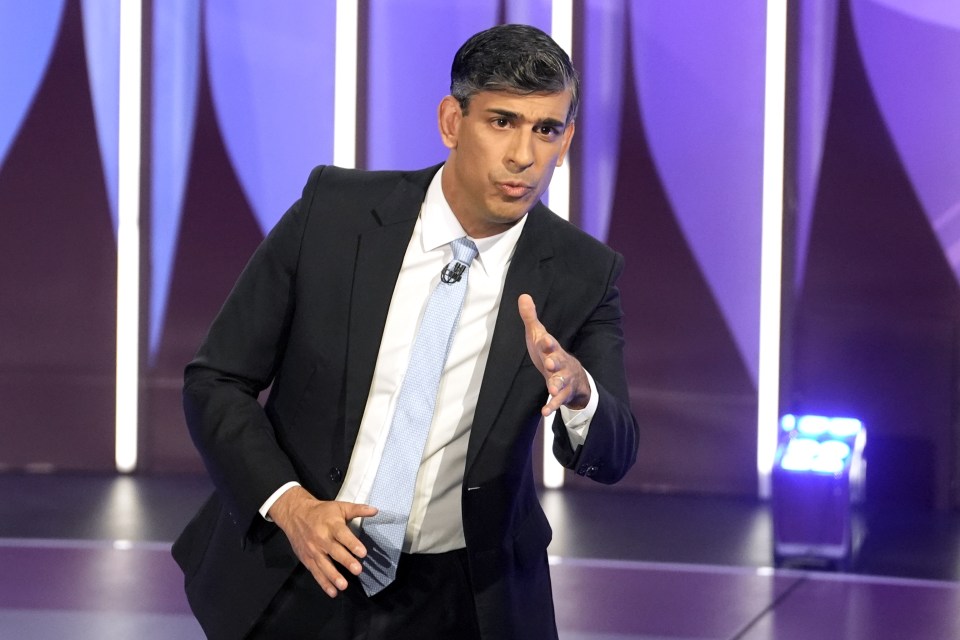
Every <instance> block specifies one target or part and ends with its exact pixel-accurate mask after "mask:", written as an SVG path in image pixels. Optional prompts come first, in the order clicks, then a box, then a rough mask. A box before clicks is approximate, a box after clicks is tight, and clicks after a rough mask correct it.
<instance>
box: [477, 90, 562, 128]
mask: <svg viewBox="0 0 960 640" xmlns="http://www.w3.org/2000/svg"><path fill="white" fill-rule="evenodd" d="M570 100H571V95H570V90H569V89H568V90H565V91H561V92H560V93H510V92H508V91H480V92H478V93H475V94H473V96H472V97H471V98H470V105H469V107H470V108H469V112H470V113H478V114H486V113H503V112H509V113H512V114H516V115H517V116H518V117H520V118H521V119H523V120H527V121H530V122H541V121H544V120H556V121H559V122H566V120H567V114H568V113H569V111H570Z"/></svg>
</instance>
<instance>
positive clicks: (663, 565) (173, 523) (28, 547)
mask: <svg viewBox="0 0 960 640" xmlns="http://www.w3.org/2000/svg"><path fill="white" fill-rule="evenodd" d="M209 490H210V485H209V483H208V481H207V480H206V479H204V478H200V477H193V476H168V477H114V476H82V475H75V476H64V475H52V476H37V475H14V474H6V475H0V496H3V499H2V501H0V566H2V567H3V571H2V572H0V637H2V638H8V637H9V638H23V639H32V638H80V639H85V638H91V639H92V638H105V637H110V638H138V639H139V638H144V639H151V638H157V639H160V638H185V639H190V638H202V637H203V634H202V632H201V631H200V629H199V627H198V626H197V624H196V622H195V621H194V620H193V618H192V617H191V615H190V613H189V610H188V608H187V606H186V602H185V600H184V598H183V594H182V577H181V575H180V573H179V570H178V569H177V567H176V565H175V564H174V563H173V561H172V560H171V559H170V555H169V546H170V541H171V540H172V539H173V538H174V536H175V535H176V534H177V533H178V532H179V530H180V528H182V526H183V525H184V524H185V523H186V521H187V519H189V517H190V515H192V513H193V511H194V510H195V509H196V507H197V506H198V505H199V504H200V502H201V501H202V500H203V499H204V497H205V496H206V495H207V493H208V492H209ZM542 498H543V503H544V508H545V510H546V511H547V514H548V516H549V518H550V521H551V523H552V524H553V527H554V532H555V534H554V542H553V544H552V545H551V548H550V553H551V556H552V562H553V568H552V571H553V581H554V591H555V597H556V601H557V604H558V606H557V612H558V624H559V626H560V631H561V638H563V639H564V640H614V639H616V640H626V639H638V640H639V639H643V640H653V639H665V638H675V639H689V640H693V639H698V640H703V639H707V638H711V639H742V640H760V639H766V638H773V639H777V640H781V639H782V640H808V639H816V640H821V639H831V638H837V639H838V640H839V639H841V638H842V639H853V640H857V639H861V638H862V639H864V640H866V639H870V640H883V639H885V638H890V639H891V640H893V639H903V638H907V639H910V640H924V639H927V638H930V639H941V638H942V639H944V640H946V639H954V638H960V582H958V581H957V580H958V575H960V562H958V560H957V559H958V557H960V556H958V550H960V521H958V518H957V516H956V515H955V514H946V513H942V512H912V513H911V512H907V511H905V510H903V509H900V510H896V509H884V510H877V512H876V513H866V514H864V518H865V520H866V522H867V537H866V539H865V542H864V545H863V547H862V549H861V551H860V553H859V555H858V558H857V559H856V562H855V563H854V565H853V569H852V571H851V572H850V573H833V572H825V571H795V570H783V569H777V570H774V569H772V568H771V567H770V558H771V552H770V550H771V535H770V531H771V527H770V517H769V512H768V509H767V508H766V505H764V504H762V503H758V502H756V501H751V500H736V499H729V498H706V497H690V496H662V495H647V494H629V493H627V494H624V493H617V492H613V491H608V490H598V491H549V492H545V494H544V495H543V497H542ZM564 603H570V604H571V606H564Z"/></svg>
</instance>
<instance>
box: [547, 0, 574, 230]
mask: <svg viewBox="0 0 960 640" xmlns="http://www.w3.org/2000/svg"><path fill="white" fill-rule="evenodd" d="M550 35H551V37H552V38H553V39H554V41H555V42H556V43H557V44H558V45H560V47H561V48H562V49H563V50H564V51H566V52H567V55H568V56H570V59H571V60H572V59H573V0H553V9H552V13H551V21H550ZM549 195H550V209H551V210H553V212H554V213H556V214H557V215H558V216H560V217H561V218H563V219H564V220H569V219H570V156H569V155H568V156H567V159H566V160H565V161H564V163H563V166H560V167H557V168H556V170H555V171H554V172H553V179H552V180H551V181H550V194H549Z"/></svg>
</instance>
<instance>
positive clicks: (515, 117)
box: [487, 108, 567, 130]
mask: <svg viewBox="0 0 960 640" xmlns="http://www.w3.org/2000/svg"><path fill="white" fill-rule="evenodd" d="M487 113H491V114H496V115H498V116H503V117H504V118H506V119H507V120H510V121H512V122H517V121H520V120H526V117H524V116H523V115H522V114H519V113H517V112H515V111H510V110H508V109H497V108H490V109H487ZM534 125H536V126H538V127H540V126H547V127H555V128H557V129H560V130H563V129H565V128H566V126H567V124H566V123H565V122H563V121H561V120H557V119H556V118H544V119H543V120H537V121H536V122H535V123H534Z"/></svg>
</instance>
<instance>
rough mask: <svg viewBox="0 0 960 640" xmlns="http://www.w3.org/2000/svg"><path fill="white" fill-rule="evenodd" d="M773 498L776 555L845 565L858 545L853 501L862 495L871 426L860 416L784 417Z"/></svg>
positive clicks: (783, 558) (781, 559) (778, 558)
mask: <svg viewBox="0 0 960 640" xmlns="http://www.w3.org/2000/svg"><path fill="white" fill-rule="evenodd" d="M779 434H780V435H779V442H778V446H777V454H776V457H775V460H774V469H773V482H772V499H773V525H774V527H773V528H774V556H775V560H776V562H777V563H778V564H782V563H785V562H787V561H794V562H806V561H811V562H817V563H821V562H823V561H829V562H831V563H833V564H835V565H836V566H841V567H842V566H845V565H846V564H848V562H849V560H850V559H851V556H852V552H853V547H854V542H855V540H854V535H853V526H852V515H851V505H852V504H853V503H856V502H860V501H861V500H862V498H863V487H864V481H865V476H866V461H865V460H864V459H863V452H864V448H865V447H866V437H867V434H866V429H865V428H864V426H863V423H862V422H861V421H860V420H858V419H856V418H848V417H828V416H821V415H802V416H797V415H793V414H787V415H785V416H783V417H782V418H781V419H780V430H779Z"/></svg>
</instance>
